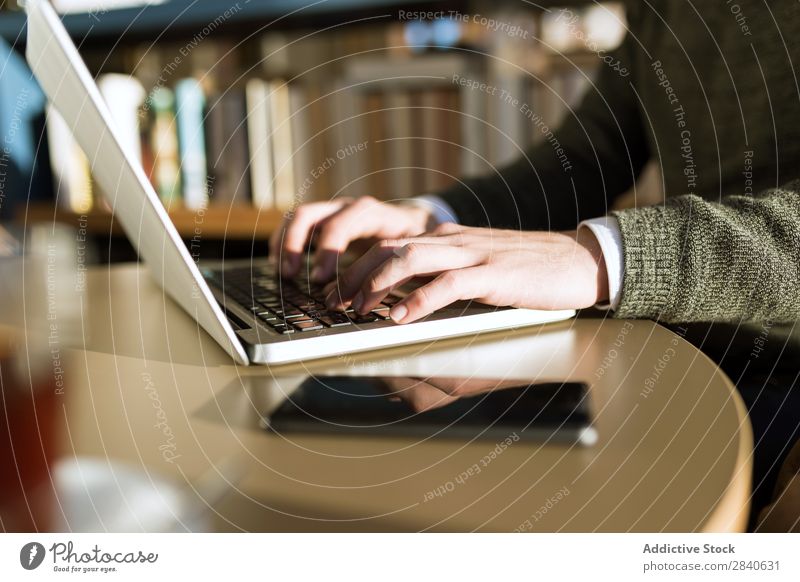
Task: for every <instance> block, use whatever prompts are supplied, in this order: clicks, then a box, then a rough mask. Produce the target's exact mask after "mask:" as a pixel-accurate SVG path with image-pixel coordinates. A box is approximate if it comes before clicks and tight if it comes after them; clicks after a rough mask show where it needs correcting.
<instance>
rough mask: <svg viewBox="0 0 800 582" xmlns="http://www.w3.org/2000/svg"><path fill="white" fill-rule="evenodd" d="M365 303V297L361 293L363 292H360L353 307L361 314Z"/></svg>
mask: <svg viewBox="0 0 800 582" xmlns="http://www.w3.org/2000/svg"><path fill="white" fill-rule="evenodd" d="M363 303H364V295H363V294H362V293H361V291H359V292H358V294H357V295H356V296H355V298H354V299H353V303H352V304H351V307H352V308H353V309H354V310H356V311H358V312H360V311H361V305H362V304H363Z"/></svg>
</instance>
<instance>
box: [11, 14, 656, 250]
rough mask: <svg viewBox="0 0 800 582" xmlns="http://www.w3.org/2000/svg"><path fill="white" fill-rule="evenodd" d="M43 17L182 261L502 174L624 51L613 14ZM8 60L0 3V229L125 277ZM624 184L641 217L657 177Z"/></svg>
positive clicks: (106, 227) (103, 214) (15, 41)
mask: <svg viewBox="0 0 800 582" xmlns="http://www.w3.org/2000/svg"><path fill="white" fill-rule="evenodd" d="M53 5H54V6H55V7H56V9H57V10H58V11H59V12H60V13H61V14H63V20H64V23H65V25H66V27H67V29H68V31H69V32H70V34H71V35H72V37H73V39H74V40H75V42H76V45H78V47H79V50H80V52H81V54H82V56H83V57H84V60H85V61H86V62H87V64H88V66H89V69H90V72H91V73H92V74H93V75H95V77H96V78H97V81H98V85H99V87H100V89H101V92H102V94H103V96H104V97H105V98H106V101H107V103H108V105H109V107H110V109H111V112H112V115H113V117H114V119H115V121H116V123H117V126H118V128H119V130H120V132H121V135H122V136H123V140H124V141H125V147H128V148H130V150H131V152H132V153H133V154H134V155H135V156H136V157H137V158H138V159H140V160H141V161H142V163H143V165H144V168H145V171H146V173H147V174H148V176H149V177H150V180H151V181H152V183H153V186H154V188H155V190H156V192H157V193H158V194H159V196H160V198H161V200H162V201H163V203H164V205H165V206H166V207H167V209H168V210H169V212H170V215H171V217H172V219H173V221H174V223H175V225H176V227H177V228H178V231H179V232H180V233H181V236H182V237H184V239H185V240H186V243H187V245H188V246H189V247H190V249H191V251H192V254H193V255H194V256H195V258H218V257H220V256H226V257H236V256H249V255H250V254H251V253H253V252H256V253H259V254H263V253H264V252H266V240H267V238H268V236H269V233H270V232H271V231H272V230H273V229H274V228H275V227H276V226H277V225H278V224H279V222H280V220H281V218H282V216H283V214H284V213H285V212H286V211H291V210H292V209H293V208H294V207H296V206H297V205H298V204H301V203H303V202H308V201H313V200H323V199H328V198H332V197H336V196H360V195H365V194H370V195H373V196H376V197H378V198H382V199H385V200H393V199H400V198H404V197H408V196H412V195H416V194H421V193H429V192H436V191H437V190H440V189H442V188H444V187H447V186H448V185H449V184H450V183H451V182H453V181H454V180H456V179H457V178H458V177H468V176H476V175H480V174H482V173H486V172H489V171H491V170H492V168H493V167H495V166H499V165H503V164H505V163H507V162H509V161H511V160H513V159H514V158H515V157H517V156H518V155H519V153H520V151H521V149H523V148H526V147H528V146H529V145H531V144H534V143H537V142H538V141H541V140H543V139H546V138H547V135H548V132H549V130H551V129H555V128H557V127H558V125H559V123H560V121H561V120H562V119H563V118H564V116H565V115H569V114H570V110H571V108H573V107H575V106H576V105H577V104H578V103H579V102H580V100H581V97H582V95H583V93H584V92H585V91H586V90H587V88H589V87H590V86H591V82H592V79H593V78H594V77H595V75H596V73H597V71H598V70H599V67H600V66H604V64H603V61H602V60H601V59H602V58H603V56H604V55H605V54H606V52H605V51H609V50H611V49H613V48H614V47H615V46H617V45H618V44H619V42H620V41H621V39H622V37H623V36H624V33H625V14H624V9H623V6H622V4H621V3H615V2H586V3H580V2H570V3H560V2H540V3H538V4H537V5H534V4H533V3H528V2H523V1H520V0H493V1H481V0H472V1H470V0H464V1H444V2H414V1H406V2H394V1H391V0H327V1H322V2H317V3H309V2H301V1H296V0H273V1H268V0H250V1H249V2H245V1H244V0H239V1H238V2H218V1H217V2H210V1H197V0H164V1H160V2H157V1H150V2H141V1H137V0H54V1H53ZM24 48H25V15H24V12H23V11H22V9H21V8H20V7H19V6H18V4H17V2H16V1H12V2H2V3H0V62H2V63H3V64H2V66H1V67H0V136H1V137H0V139H2V144H1V147H0V221H1V222H0V226H2V227H5V228H6V230H10V231H12V232H13V231H14V230H15V229H16V230H19V229H21V228H25V227H27V226H30V225H32V224H35V223H38V222H47V223H52V222H53V221H56V222H63V223H66V224H68V225H71V226H72V227H73V228H74V229H75V232H76V233H77V234H76V236H78V237H80V240H81V244H83V245H84V246H89V247H91V248H92V249H94V252H93V253H90V254H87V256H91V257H92V259H91V260H92V261H97V262H108V261H111V262H115V261H121V260H132V259H135V258H136V254H135V252H134V251H133V249H132V247H131V246H130V245H129V243H128V242H127V241H126V240H125V238H124V235H123V233H122V231H121V230H120V229H119V228H118V227H117V225H116V224H115V221H114V219H113V217H112V215H111V213H110V211H109V207H108V205H107V204H106V203H105V202H104V201H103V197H102V193H101V192H99V190H98V187H97V186H96V184H95V183H94V182H93V180H92V177H91V167H92V164H94V163H97V160H96V158H95V156H96V152H83V151H81V149H80V148H79V147H78V146H77V145H76V144H75V142H74V141H73V139H72V136H71V134H70V131H69V128H68V127H67V126H66V124H65V122H64V121H63V119H61V117H60V116H59V115H58V113H57V112H56V111H54V110H52V109H51V108H49V107H48V106H47V104H46V102H45V99H44V97H43V95H42V93H41V91H40V89H39V88H38V86H37V84H36V82H35V80H34V79H32V77H31V74H30V71H29V69H28V67H27V66H26V64H25V61H24ZM640 182H642V184H640V187H639V188H638V189H637V193H636V198H635V201H636V202H637V203H639V204H643V203H647V202H650V201H655V200H657V199H658V197H659V192H658V184H659V182H660V180H659V179H658V175H657V172H656V171H655V170H654V169H653V168H650V169H649V170H647V171H646V172H645V173H644V175H643V177H642V179H641V180H640ZM624 200H625V202H624V204H632V203H633V202H634V198H633V196H632V195H630V196H627V197H625V198H624ZM0 240H2V239H0Z"/></svg>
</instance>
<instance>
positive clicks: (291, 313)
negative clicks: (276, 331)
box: [282, 308, 306, 319]
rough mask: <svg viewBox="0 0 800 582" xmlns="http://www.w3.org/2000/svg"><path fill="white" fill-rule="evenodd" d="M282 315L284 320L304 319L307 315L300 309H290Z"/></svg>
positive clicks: (285, 310)
mask: <svg viewBox="0 0 800 582" xmlns="http://www.w3.org/2000/svg"><path fill="white" fill-rule="evenodd" d="M282 315H283V318H284V319H303V318H304V317H305V315H306V314H305V313H303V312H302V311H300V310H299V309H294V308H290V309H284V310H283V313H282Z"/></svg>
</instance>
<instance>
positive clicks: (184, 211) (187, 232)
mask: <svg viewBox="0 0 800 582" xmlns="http://www.w3.org/2000/svg"><path fill="white" fill-rule="evenodd" d="M169 216H170V218H171V219H172V223H173V224H174V225H175V228H176V229H177V230H178V232H179V233H180V234H181V235H182V236H183V237H185V238H190V237H191V236H192V235H193V234H194V233H195V231H196V229H199V230H200V232H201V234H202V236H203V237H204V238H209V239H233V240H253V239H261V240H263V239H267V238H269V235H270V234H271V233H272V232H273V231H274V230H275V229H276V228H277V227H278V226H279V225H280V224H281V221H282V219H283V213H281V212H279V211H277V210H265V211H262V212H257V211H254V210H253V209H251V208H241V207H239V208H237V207H230V208H215V207H213V206H210V207H209V208H207V209H206V210H205V211H197V210H190V209H188V208H179V209H171V210H170V212H169ZM16 221H17V222H18V223H22V224H25V223H32V222H54V221H55V222H60V223H64V224H69V225H70V226H72V227H73V228H75V229H85V230H86V233H87V234H89V235H102V236H107V235H109V234H111V235H119V236H121V235H122V227H121V226H119V224H118V223H117V221H116V220H115V219H114V217H113V215H112V214H111V213H110V212H108V211H107V210H102V209H97V210H92V211H90V212H88V213H86V214H78V213H76V212H70V211H68V210H64V209H62V208H58V207H56V206H54V205H53V204H50V203H46V202H39V203H36V204H30V205H28V206H26V207H24V208H20V209H19V210H18V212H17V215H16Z"/></svg>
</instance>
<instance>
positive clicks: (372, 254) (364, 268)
mask: <svg viewBox="0 0 800 582" xmlns="http://www.w3.org/2000/svg"><path fill="white" fill-rule="evenodd" d="M412 241H413V242H415V243H420V244H446V243H445V242H444V239H437V238H434V237H418V238H411V239H398V240H393V239H386V240H382V241H380V242H379V243H377V244H375V245H373V246H372V248H371V249H370V250H368V251H367V252H366V253H364V254H363V255H362V256H361V257H359V258H358V259H357V260H356V261H355V262H354V263H353V264H352V265H350V267H349V268H348V269H347V270H346V271H345V272H344V273H342V275H341V276H340V277H339V278H338V280H337V282H336V288H335V289H333V290H332V291H331V292H330V293H329V294H328V297H327V299H326V304H327V305H328V308H329V309H341V308H342V307H344V306H345V305H347V304H348V303H349V302H350V301H351V300H352V299H353V297H354V296H355V294H356V293H357V292H358V290H359V288H360V287H361V284H362V282H363V281H364V278H365V277H366V276H367V275H369V274H370V273H371V272H372V271H374V270H375V269H377V268H378V267H379V266H380V265H381V264H382V263H383V262H384V261H386V260H387V259H388V258H389V257H391V256H392V255H393V254H394V253H395V251H396V250H397V249H399V248H400V247H403V246H405V245H406V244H408V243H410V242H412Z"/></svg>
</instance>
